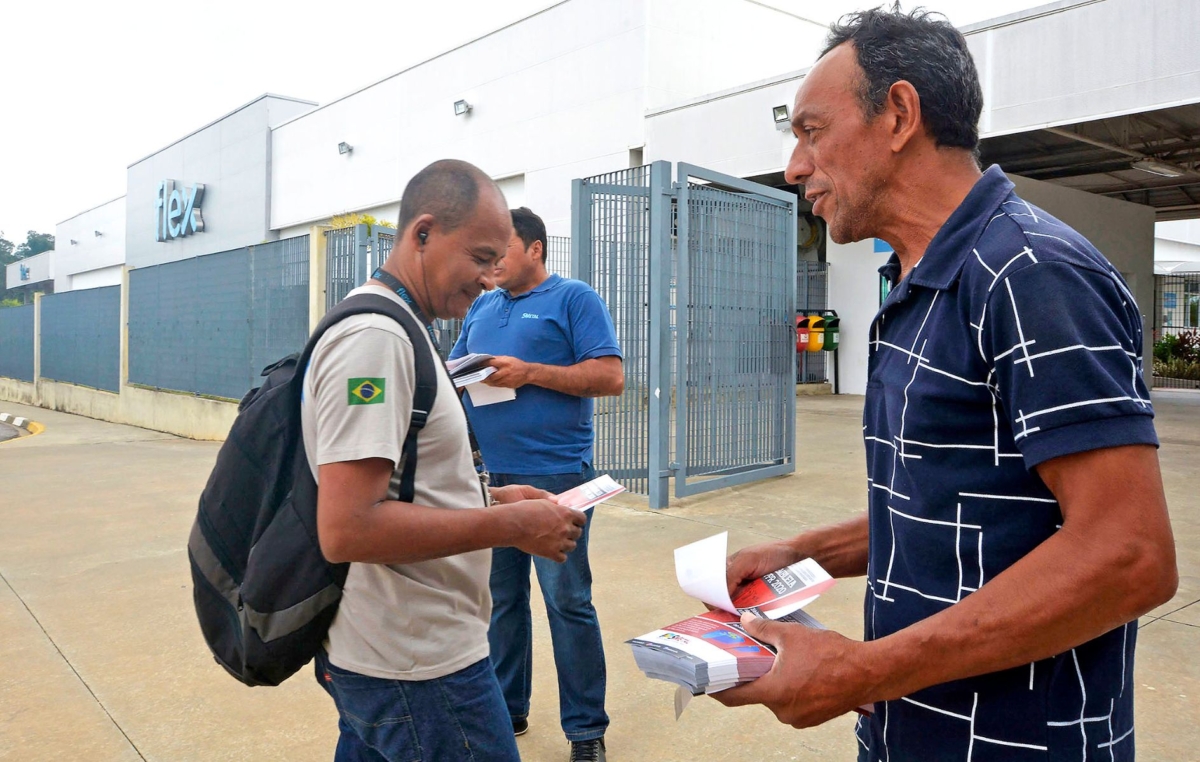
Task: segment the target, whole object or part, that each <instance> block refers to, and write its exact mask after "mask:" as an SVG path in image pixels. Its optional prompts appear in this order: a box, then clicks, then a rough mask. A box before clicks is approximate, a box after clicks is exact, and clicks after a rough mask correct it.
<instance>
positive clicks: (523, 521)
mask: <svg viewBox="0 0 1200 762" xmlns="http://www.w3.org/2000/svg"><path fill="white" fill-rule="evenodd" d="M526 489H532V488H531V487H530V488H526ZM499 510H502V511H504V512H505V513H506V514H507V515H509V517H510V518H511V519H512V520H513V521H514V522H515V523H516V527H515V531H516V539H515V540H514V541H513V546H514V547H516V548H518V549H520V550H523V551H525V552H526V553H529V554H531V555H535V556H541V557H542V558H548V559H550V560H551V561H557V562H558V563H560V564H561V563H562V562H563V561H566V560H567V554H568V553H570V552H571V551H572V550H575V541H576V540H578V539H579V536H580V535H581V534H583V525H584V524H586V523H587V515H586V514H584V513H583V512H582V511H576V510H572V509H570V508H565V507H563V506H561V505H559V504H558V503H555V502H552V501H550V500H545V499H541V500H522V501H520V502H516V503H509V504H507V505H505V506H504V507H503V508H500V509H499Z"/></svg>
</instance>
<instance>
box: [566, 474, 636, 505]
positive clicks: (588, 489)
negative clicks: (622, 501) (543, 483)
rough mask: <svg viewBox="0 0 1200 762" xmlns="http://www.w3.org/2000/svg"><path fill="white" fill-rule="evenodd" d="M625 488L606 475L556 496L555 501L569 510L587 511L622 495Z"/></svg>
mask: <svg viewBox="0 0 1200 762" xmlns="http://www.w3.org/2000/svg"><path fill="white" fill-rule="evenodd" d="M624 491H625V488H624V487H622V486H621V485H620V484H618V483H617V480H616V479H614V478H612V477H611V476H609V475H608V474H604V475H602V476H597V477H596V478H595V479H592V480H591V481H590V482H587V483H586V484H580V485H579V486H578V487H575V488H574V489H569V490H567V491H566V492H563V493H561V494H559V495H556V496H555V501H556V502H557V503H558V504H559V505H561V506H565V507H567V508H574V509H575V510H577V511H586V510H587V509H588V508H591V507H593V506H596V505H600V504H601V503H603V502H604V501H605V500H608V499H609V498H610V497H614V496H616V495H619V494H621V493H622V492H624Z"/></svg>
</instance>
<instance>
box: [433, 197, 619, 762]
mask: <svg viewBox="0 0 1200 762" xmlns="http://www.w3.org/2000/svg"><path fill="white" fill-rule="evenodd" d="M512 219H513V229H514V231H515V232H514V234H513V236H512V239H511V240H510V242H509V245H508V251H507V253H506V254H505V255H504V258H503V259H502V260H501V262H500V264H499V266H498V267H497V269H496V284H497V285H498V286H499V288H498V289H496V290H495V291H493V292H491V293H489V294H484V295H483V296H481V297H480V298H479V299H478V300H477V301H476V302H475V303H474V304H473V305H472V306H471V310H470V312H468V313H467V317H466V320H465V321H464V322H463V329H462V334H461V335H460V336H459V338H458V342H457V343H456V344H455V345H454V350H453V351H452V352H451V353H450V356H451V358H455V357H461V356H463V355H465V354H468V353H480V354H490V355H494V356H495V359H493V360H492V361H491V364H492V365H493V366H495V367H496V368H497V370H496V372H495V373H493V374H492V375H491V376H490V377H489V378H488V379H487V381H486V383H488V384H490V385H492V386H500V387H506V388H510V389H515V390H516V395H517V396H516V399H514V400H511V401H508V402H501V403H496V404H492V405H485V406H482V407H476V406H474V405H473V404H472V403H471V401H470V399H469V396H470V395H466V396H465V397H464V399H465V400H466V402H465V404H466V407H467V416H468V417H469V419H470V421H471V426H472V428H473V429H474V431H475V435H476V437H477V438H478V440H479V446H480V450H481V451H482V453H483V460H484V464H485V465H486V466H487V468H488V471H489V472H490V473H491V479H492V485H493V486H495V487H502V486H504V485H507V484H530V485H533V486H535V487H540V488H542V489H545V490H548V491H549V492H552V493H555V494H557V493H559V492H563V491H565V490H568V489H571V488H572V487H575V486H578V485H580V484H583V483H584V482H586V481H589V480H591V479H592V478H593V477H594V476H595V474H594V473H593V471H592V465H591V464H592V440H593V432H592V410H593V405H594V403H593V401H592V398H594V397H604V396H616V395H619V394H621V392H622V391H623V390H624V388H625V376H624V371H623V369H622V367H621V349H620V347H619V346H618V345H617V337H616V333H615V331H614V330H613V323H612V318H611V317H610V316H609V314H608V309H607V307H605V305H604V302H603V301H602V300H601V299H600V296H599V294H597V293H596V292H595V291H594V290H593V289H592V288H591V287H590V286H588V285H587V284H586V283H583V282H581V281H577V280H571V279H570V278H563V277H560V276H558V275H550V274H549V273H548V272H547V270H546V226H545V225H544V224H543V223H542V220H541V218H540V217H538V216H537V215H536V214H534V213H533V212H532V211H530V210H529V209H527V208H525V207H521V208H520V209H514V210H513V211H512ZM588 513H589V520H588V523H587V524H586V525H585V526H584V529H583V536H581V537H580V538H579V539H578V540H577V544H576V547H575V550H574V552H572V553H571V554H570V555H569V556H568V557H567V561H566V563H563V564H556V563H553V562H550V563H544V562H543V561H544V559H541V558H533V557H531V556H530V555H529V554H528V553H526V552H524V551H521V550H518V549H517V548H497V549H496V550H495V551H494V552H493V556H492V577H491V588H492V624H491V629H490V630H489V632H488V639H489V640H490V642H491V647H492V661H493V663H494V664H495V666H496V675H497V677H499V678H500V685H501V687H502V688H503V690H504V698H505V701H506V702H507V703H508V710H509V714H510V715H511V716H512V723H513V732H515V733H516V734H517V735H520V734H522V733H524V732H525V731H526V730H528V728H529V722H528V716H529V695H530V691H531V687H532V667H533V664H532V662H533V642H532V620H531V616H530V611H529V566H530V562H531V561H532V563H533V566H534V568H535V569H537V575H538V583H539V585H540V586H541V588H542V596H543V598H544V599H545V601H546V612H547V615H548V617H549V620H550V638H551V642H552V643H553V647H554V664H555V667H556V668H557V670H558V700H559V715H560V718H561V721H562V728H563V732H564V733H566V736H567V740H568V741H569V742H570V744H571V753H570V759H571V760H573V761H574V760H601V761H602V760H603V759H604V754H605V751H604V731H605V729H606V728H607V727H608V715H607V714H606V713H605V711H604V691H605V680H606V672H605V665H604V647H603V645H602V644H601V642H600V623H599V621H598V620H597V618H596V609H595V607H594V606H593V605H592V572H591V568H590V567H589V565H588V536H589V534H590V527H591V520H590V518H591V517H590V514H591V511H588Z"/></svg>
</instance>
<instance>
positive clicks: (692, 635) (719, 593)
mask: <svg viewBox="0 0 1200 762" xmlns="http://www.w3.org/2000/svg"><path fill="white" fill-rule="evenodd" d="M728 539H729V536H728V533H727V532H722V533H721V534H719V535H715V536H713V537H709V538H708V539H706V540H701V541H699V542H696V543H692V544H691V545H687V546H684V547H682V548H679V549H677V550H676V551H675V576H676V578H677V579H678V580H679V586H680V587H682V588H683V590H684V592H686V593H688V594H689V595H691V596H693V597H695V598H699V599H700V600H701V601H703V602H704V603H707V604H708V605H709V606H712V607H713V608H714V609H716V610H714V611H710V612H708V613H705V614H700V615H698V616H694V617H690V618H688V619H685V620H683V621H682V622H676V623H674V624H670V625H667V626H665V627H662V628H660V629H657V630H654V631H652V632H648V633H646V634H645V635H642V636H641V637H637V638H634V639H632V640H630V641H628V643H629V645H630V646H631V647H632V648H633V657H634V659H635V660H636V661H637V665H638V668H639V669H641V670H642V672H644V673H645V674H646V676H647V677H653V678H655V679H658V680H667V681H669V682H672V683H676V684H677V685H680V686H682V687H683V689H684V690H686V691H687V692H688V693H689V694H691V695H697V696H698V695H700V694H702V693H716V692H717V691H722V690H725V689H726V688H732V687H733V686H735V685H740V684H742V683H748V682H751V681H753V680H757V679H758V678H760V677H762V676H763V675H764V674H766V673H767V672H768V671H769V670H770V669H771V666H772V665H773V664H774V663H775V649H774V648H773V647H772V646H771V645H769V644H767V643H763V642H761V641H758V640H755V639H754V638H753V637H751V636H750V635H749V634H747V633H746V631H745V629H743V627H742V625H741V618H740V614H741V613H743V612H749V613H751V614H754V615H755V616H759V617H763V618H768V619H776V620H779V621H783V622H791V623H794V624H801V625H804V626H806V627H813V628H816V629H824V627H823V626H822V625H821V624H820V623H819V622H817V620H815V619H813V618H812V617H811V616H809V615H808V614H806V613H804V612H803V611H801V610H800V609H801V608H802V607H803V606H806V605H808V604H809V603H810V602H812V601H813V600H816V598H817V596H819V595H820V594H821V593H823V592H825V591H826V590H828V589H829V588H830V587H831V586H832V585H833V584H834V581H835V580H834V579H833V578H832V577H830V576H829V573H828V572H826V571H825V570H824V569H822V568H821V566H820V565H819V564H818V563H817V562H816V561H813V560H812V559H811V558H806V559H804V560H803V561H800V562H799V563H795V564H792V565H791V566H788V567H786V568H784V569H779V570H778V571H775V572H772V573H770V574H767V575H765V576H763V577H760V578H759V579H757V580H755V581H753V582H751V583H750V584H748V585H746V586H744V587H742V588H741V589H740V590H738V591H737V596H736V597H735V598H732V599H731V598H730V596H729V590H728V587H727V586H726V581H725V559H726V550H727V543H728ZM676 706H677V711H682V709H679V703H678V699H677V704H676Z"/></svg>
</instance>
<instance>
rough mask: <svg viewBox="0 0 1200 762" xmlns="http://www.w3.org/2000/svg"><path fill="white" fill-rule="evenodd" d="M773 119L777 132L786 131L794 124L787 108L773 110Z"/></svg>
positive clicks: (781, 107) (778, 107)
mask: <svg viewBox="0 0 1200 762" xmlns="http://www.w3.org/2000/svg"><path fill="white" fill-rule="evenodd" d="M771 117H772V118H773V119H774V120H775V129H777V130H786V129H787V128H788V125H790V124H791V122H792V118H791V115H790V114H789V113H788V107H787V106H776V107H775V108H773V109H771Z"/></svg>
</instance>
